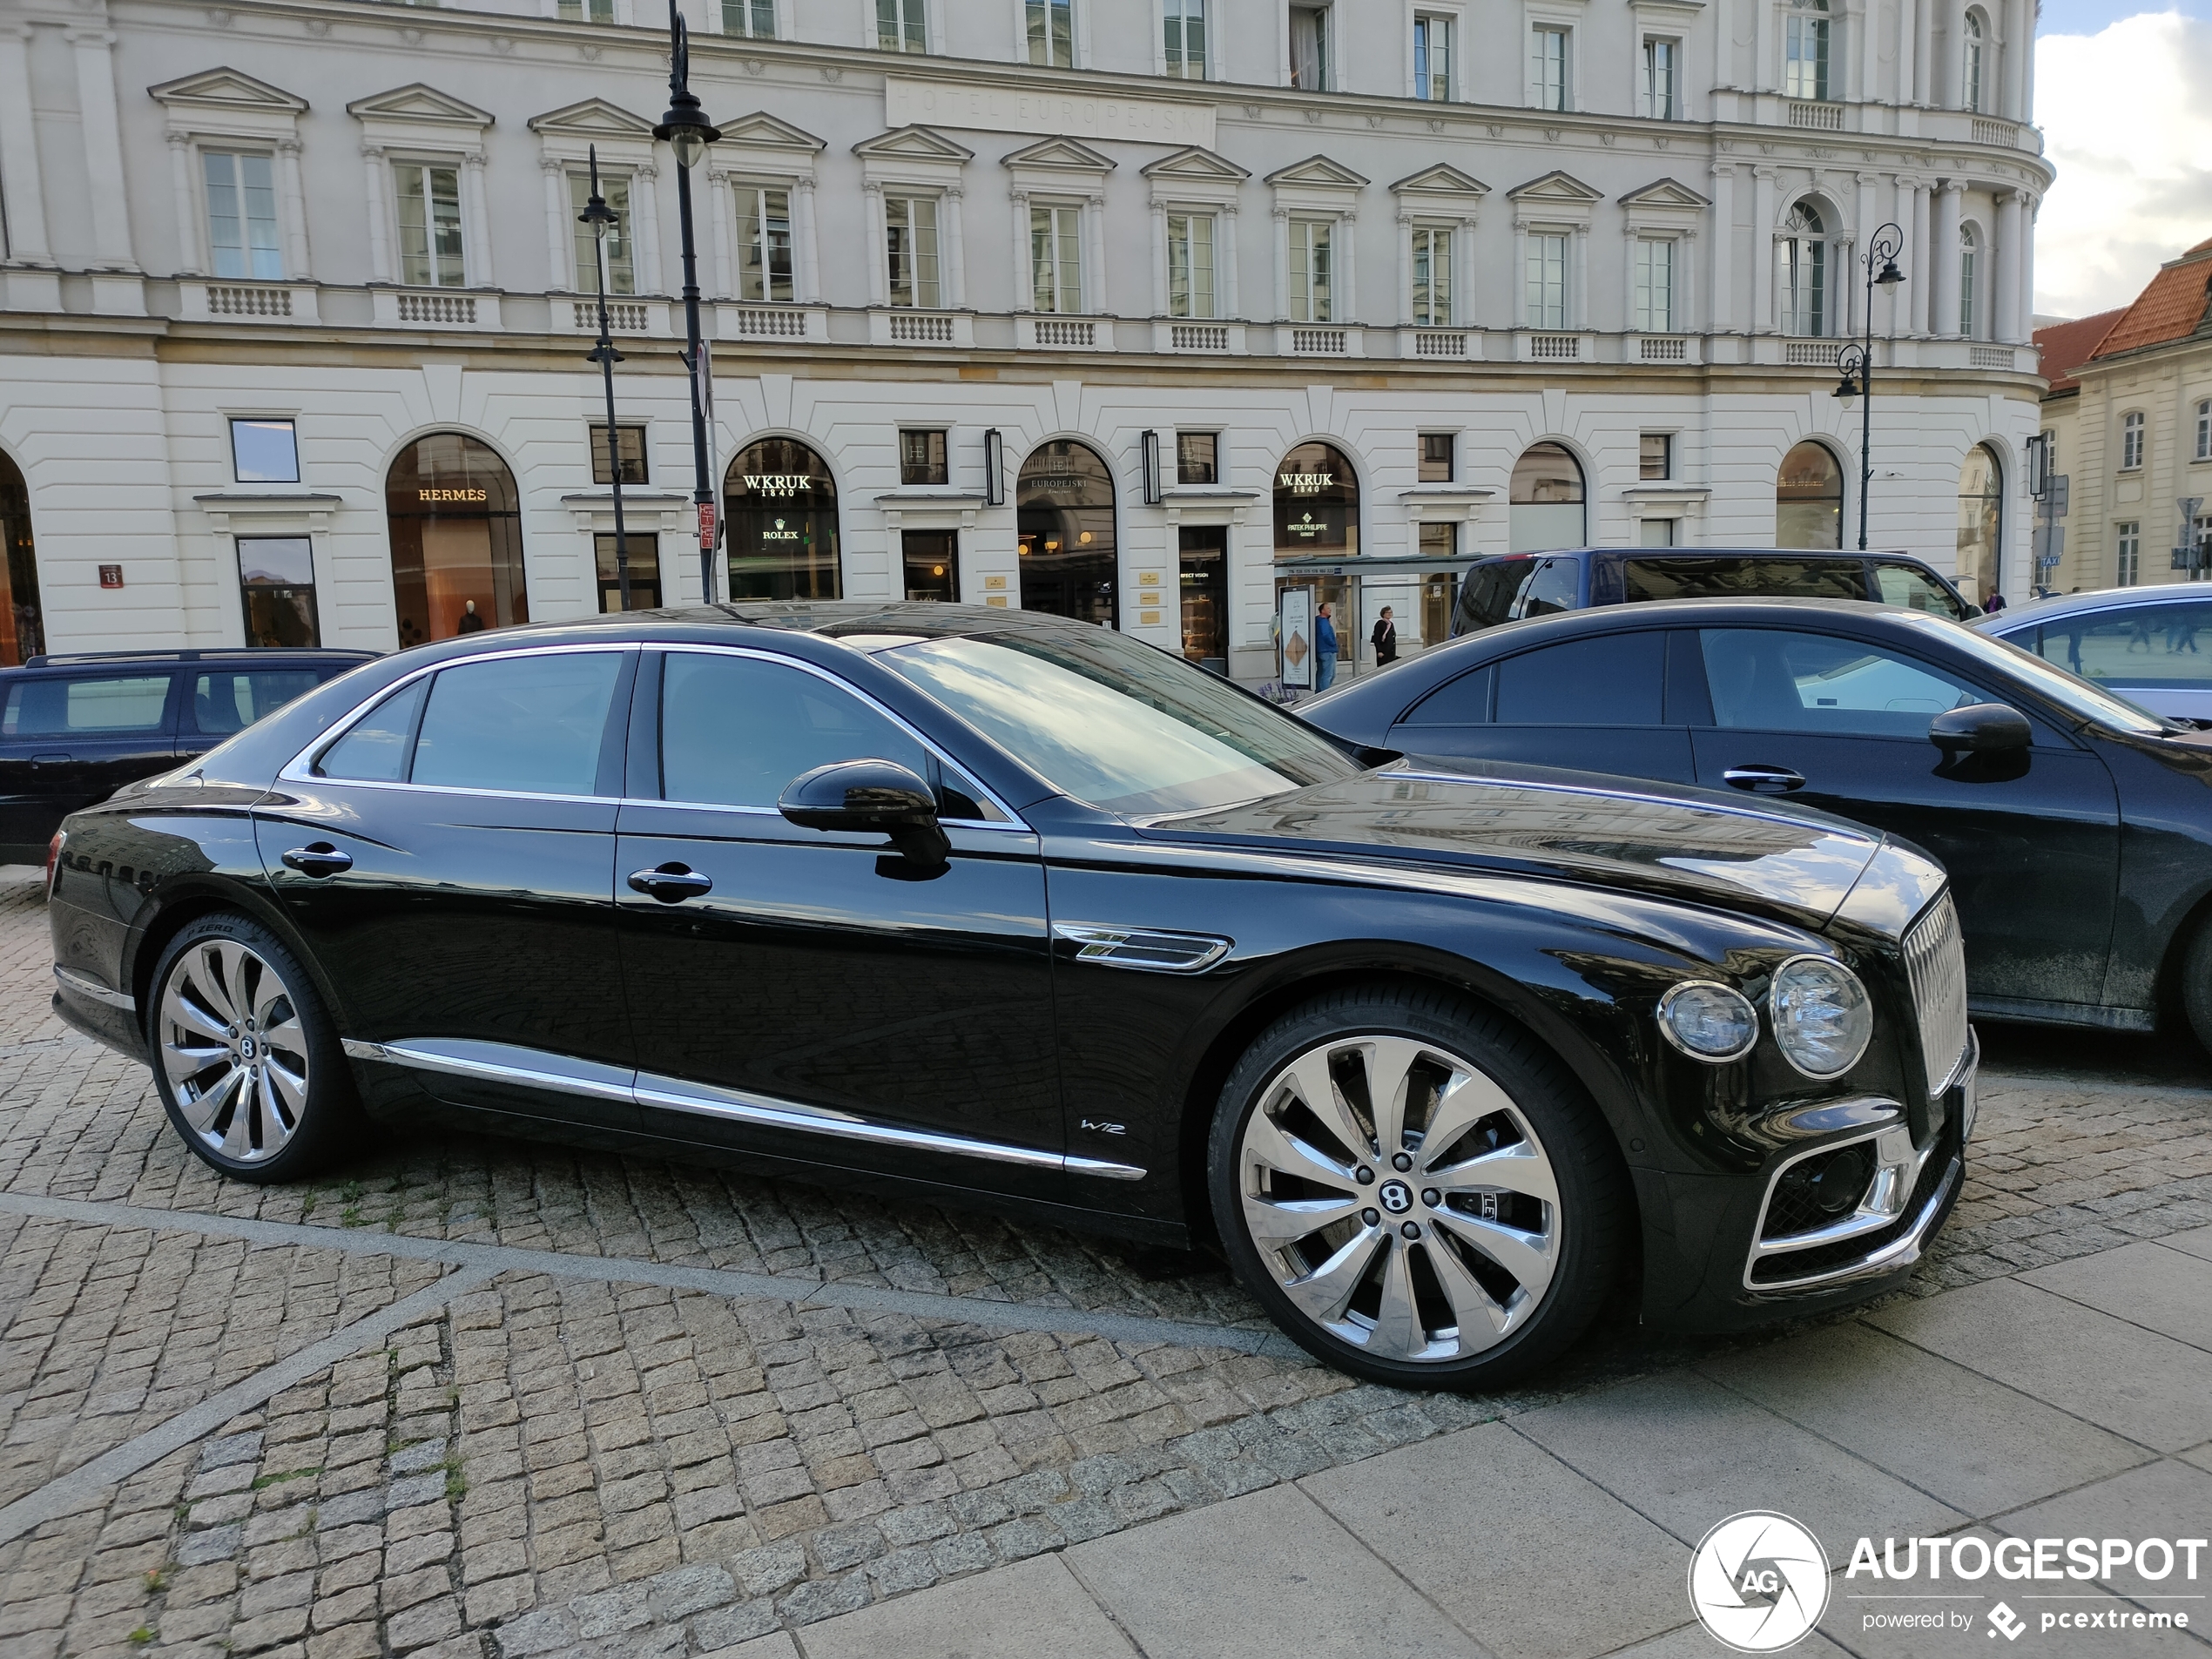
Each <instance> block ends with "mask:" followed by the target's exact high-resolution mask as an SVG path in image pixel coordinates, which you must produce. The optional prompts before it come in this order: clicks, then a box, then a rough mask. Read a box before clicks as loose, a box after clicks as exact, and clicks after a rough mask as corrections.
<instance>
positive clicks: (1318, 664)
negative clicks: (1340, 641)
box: [1313, 604, 1337, 691]
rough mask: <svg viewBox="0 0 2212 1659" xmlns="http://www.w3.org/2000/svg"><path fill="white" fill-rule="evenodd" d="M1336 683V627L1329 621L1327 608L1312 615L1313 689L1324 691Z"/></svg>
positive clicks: (1325, 606) (1324, 607)
mask: <svg viewBox="0 0 2212 1659" xmlns="http://www.w3.org/2000/svg"><path fill="white" fill-rule="evenodd" d="M1336 683H1337V625H1336V624H1334V623H1333V622H1331V621H1330V620H1329V607H1328V606H1327V605H1325V604H1324V605H1322V606H1321V607H1320V608H1319V609H1318V610H1316V611H1315V612H1314V613H1313V689H1314V690H1315V691H1327V690H1328V689H1329V687H1331V686H1332V685H1335V684H1336Z"/></svg>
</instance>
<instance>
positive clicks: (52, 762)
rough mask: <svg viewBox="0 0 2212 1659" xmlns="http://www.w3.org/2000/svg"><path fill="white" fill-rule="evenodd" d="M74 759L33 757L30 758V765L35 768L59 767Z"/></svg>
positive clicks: (65, 756) (62, 756) (55, 756)
mask: <svg viewBox="0 0 2212 1659" xmlns="http://www.w3.org/2000/svg"><path fill="white" fill-rule="evenodd" d="M72 758H73V757H71V756H69V755H33V756H31V758H30V764H31V765H34V766H58V765H64V764H65V763H66V762H68V761H69V760H70V759H72Z"/></svg>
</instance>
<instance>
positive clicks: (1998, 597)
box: [1981, 593, 2005, 616]
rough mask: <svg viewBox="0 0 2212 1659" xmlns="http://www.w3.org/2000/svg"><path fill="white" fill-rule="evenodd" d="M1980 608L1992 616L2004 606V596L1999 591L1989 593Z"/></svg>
mask: <svg viewBox="0 0 2212 1659" xmlns="http://www.w3.org/2000/svg"><path fill="white" fill-rule="evenodd" d="M1981 608H1982V610H1984V611H1985V612H1986V613H1987V614H1988V615H1990V616H1995V615H1996V614H1997V613H1998V612H1999V611H2000V610H2003V609H2004V608H2005V596H2004V595H2003V594H2001V593H1993V594H1991V595H1990V596H1989V597H1988V598H1987V599H1986V600H1985V601H1984V602H1983V604H1982V607H1981Z"/></svg>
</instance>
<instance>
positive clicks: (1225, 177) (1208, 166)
mask: <svg viewBox="0 0 2212 1659" xmlns="http://www.w3.org/2000/svg"><path fill="white" fill-rule="evenodd" d="M1137 171H1138V172H1141V173H1143V175H1144V176H1145V177H1146V178H1147V179H1151V180H1152V181H1153V182H1154V183H1155V184H1166V183H1175V184H1185V185H1197V184H1205V185H1234V184H1240V183H1242V182H1243V181H1244V179H1249V178H1251V176H1252V175H1251V169H1249V168H1246V167H1240V166H1238V165H1237V164H1236V163H1235V162H1233V161H1231V160H1229V159H1228V158H1226V157H1224V156H1217V155H1216V154H1214V152H1212V151H1211V150H1201V149H1200V148H1199V147H1198V146H1197V145H1195V144H1194V145H1190V146H1188V147H1187V148H1184V149H1181V150H1178V151H1177V152H1175V153H1174V154H1173V155H1170V156H1162V157H1161V158H1159V159H1158V160H1157V161H1151V162H1147V163H1146V164H1145V165H1143V166H1142V167H1140V168H1138V169H1137Z"/></svg>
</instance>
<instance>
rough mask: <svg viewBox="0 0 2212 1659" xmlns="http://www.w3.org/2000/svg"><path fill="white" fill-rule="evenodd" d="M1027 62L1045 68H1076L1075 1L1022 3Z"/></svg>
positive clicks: (1033, 0)
mask: <svg viewBox="0 0 2212 1659" xmlns="http://www.w3.org/2000/svg"><path fill="white" fill-rule="evenodd" d="M1022 4H1023V8H1024V10H1025V13H1026V17H1025V21H1026V22H1027V24H1028V34H1029V61H1030V62H1031V63H1033V64H1042V65H1043V66H1044V67H1045V68H1047V69H1073V68H1074V67H1075V66H1076V6H1075V0H1022Z"/></svg>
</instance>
